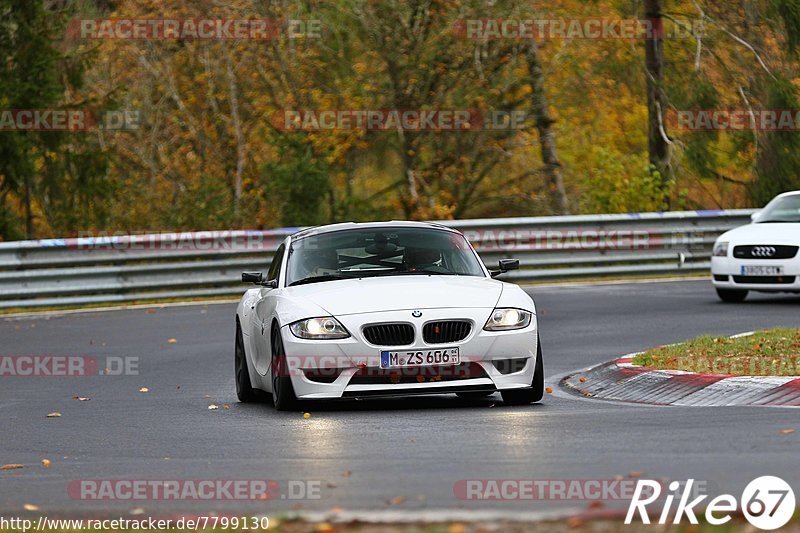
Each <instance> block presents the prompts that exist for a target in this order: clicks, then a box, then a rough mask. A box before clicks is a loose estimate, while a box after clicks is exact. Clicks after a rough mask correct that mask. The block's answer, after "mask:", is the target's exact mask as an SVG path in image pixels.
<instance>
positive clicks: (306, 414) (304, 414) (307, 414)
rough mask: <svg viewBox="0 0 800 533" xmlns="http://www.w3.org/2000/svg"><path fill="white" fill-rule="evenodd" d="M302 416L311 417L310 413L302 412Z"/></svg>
mask: <svg viewBox="0 0 800 533" xmlns="http://www.w3.org/2000/svg"><path fill="white" fill-rule="evenodd" d="M303 418H311V413H303Z"/></svg>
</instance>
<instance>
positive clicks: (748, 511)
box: [625, 476, 795, 531]
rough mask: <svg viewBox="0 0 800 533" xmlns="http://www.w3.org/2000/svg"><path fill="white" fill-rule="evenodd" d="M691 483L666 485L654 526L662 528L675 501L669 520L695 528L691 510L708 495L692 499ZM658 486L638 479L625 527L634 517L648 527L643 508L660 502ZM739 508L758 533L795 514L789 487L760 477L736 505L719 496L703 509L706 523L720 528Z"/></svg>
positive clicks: (726, 496)
mask: <svg viewBox="0 0 800 533" xmlns="http://www.w3.org/2000/svg"><path fill="white" fill-rule="evenodd" d="M694 482H695V480H694V479H689V480H688V481H687V482H686V483H685V484H681V483H679V482H678V481H673V482H672V483H670V484H669V492H668V493H667V495H666V498H664V500H663V506H662V507H661V514H660V516H659V518H658V523H659V524H661V525H664V524H666V523H667V522H668V520H669V517H670V515H671V514H672V505H673V503H674V502H675V500H676V499H677V500H678V503H677V507H676V508H675V512H674V516H673V519H672V523H673V524H680V523H681V520H682V519H683V518H684V517H686V519H688V520H689V523H691V524H695V525H697V524H698V520H697V516H696V515H695V508H696V507H699V506H701V504H703V502H704V501H705V500H706V498H708V495H705V494H704V495H700V496H697V497H696V498H695V499H693V500H691V501H689V498H692V497H693V496H696V495H697V494H696V492H694V491H693V486H694ZM661 489H662V486H661V484H660V483H658V482H656V481H652V480H646V479H642V480H639V482H638V483H637V485H636V489H635V491H634V494H633V499H632V500H631V504H630V506H629V507H628V514H627V515H626V516H625V524H631V522H632V521H633V519H634V517H635V516H636V514H637V513H638V514H639V517H640V519H641V521H642V523H644V524H649V523H650V515H649V514H648V511H647V506H648V505H650V504H653V503H656V501H658V500H660V499H661V497H662V494H661ZM739 506H741V512H742V514H743V515H744V517H745V518H746V519H747V521H748V522H750V524H752V525H753V526H754V527H756V528H758V529H762V530H767V531H769V530H774V529H778V528H780V527H783V526H785V525H786V524H787V523H788V522H789V520H791V518H792V515H794V511H795V497H794V491H792V487H790V486H789V484H788V483H786V481H784V480H782V479H781V478H779V477H775V476H762V477H759V478H757V479H754V480H753V481H751V482H750V483H749V484H748V485H747V487H745V489H744V492H742V497H741V500H739V501H737V500H736V498H735V497H734V496H733V495H731V494H721V495H719V496H717V497H716V498H714V499H712V500H711V501H709V502H708V503H707V504H706V505H705V519H706V522H708V523H709V524H711V525H713V526H721V525H723V524H726V523H727V522H729V521H730V520H731V515H732V514H733V513H735V512H736V511H737V510H738V509H739V508H740V507H739Z"/></svg>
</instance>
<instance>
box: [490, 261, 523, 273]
mask: <svg viewBox="0 0 800 533" xmlns="http://www.w3.org/2000/svg"><path fill="white" fill-rule="evenodd" d="M498 267H499V268H500V270H492V271H491V274H492V277H493V278H496V277H497V276H499V275H500V274H505V273H506V272H508V271H509V270H519V259H501V260H500V262H499V264H498Z"/></svg>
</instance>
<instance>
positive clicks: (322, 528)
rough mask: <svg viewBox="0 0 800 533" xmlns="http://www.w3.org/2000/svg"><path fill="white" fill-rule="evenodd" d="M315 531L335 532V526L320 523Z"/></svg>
mask: <svg viewBox="0 0 800 533" xmlns="http://www.w3.org/2000/svg"><path fill="white" fill-rule="evenodd" d="M315 531H320V532H325V533H327V532H328V531H333V526H332V525H330V524H329V523H328V522H320V523H319V524H317V527H316V529H315Z"/></svg>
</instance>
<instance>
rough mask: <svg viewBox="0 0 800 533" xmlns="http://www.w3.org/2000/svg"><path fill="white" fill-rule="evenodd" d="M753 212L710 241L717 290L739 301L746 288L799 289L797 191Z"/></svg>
mask: <svg viewBox="0 0 800 533" xmlns="http://www.w3.org/2000/svg"><path fill="white" fill-rule="evenodd" d="M752 218H753V223H752V224H748V225H747V226H742V227H740V228H736V229H734V230H731V231H728V232H727V233H724V234H722V235H721V236H720V237H719V239H717V241H716V243H715V244H714V253H713V257H712V258H711V275H712V280H713V283H714V287H716V289H717V294H719V297H720V298H721V299H722V300H724V301H726V302H741V301H744V299H745V298H747V293H748V292H749V291H759V292H792V293H800V256H799V255H798V250H800V191H794V192H787V193H785V194H781V195H780V196H777V197H776V198H775V199H774V200H772V201H771V202H770V203H769V204H767V206H766V207H765V208H764V209H763V210H762V211H759V212H757V213H755V214H753V217H752Z"/></svg>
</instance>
